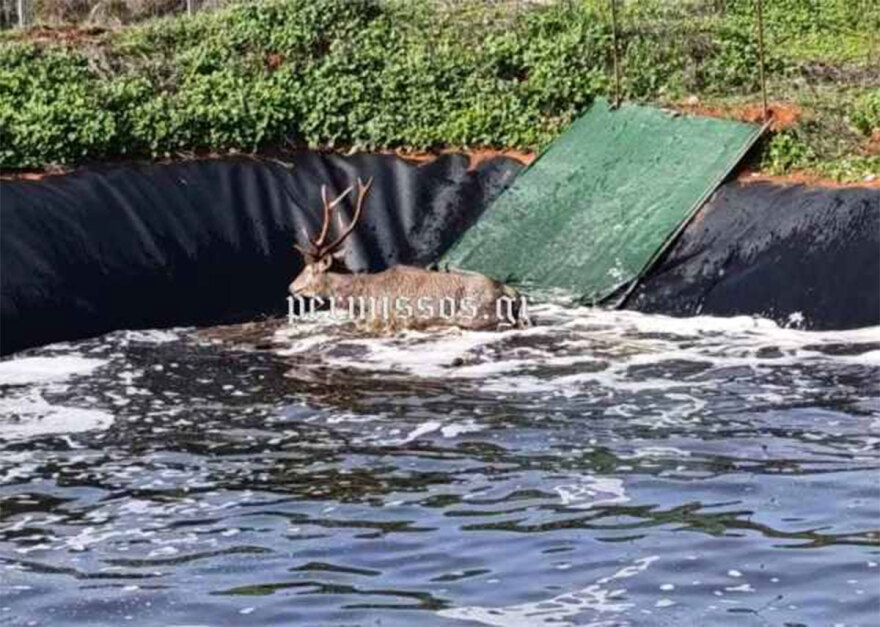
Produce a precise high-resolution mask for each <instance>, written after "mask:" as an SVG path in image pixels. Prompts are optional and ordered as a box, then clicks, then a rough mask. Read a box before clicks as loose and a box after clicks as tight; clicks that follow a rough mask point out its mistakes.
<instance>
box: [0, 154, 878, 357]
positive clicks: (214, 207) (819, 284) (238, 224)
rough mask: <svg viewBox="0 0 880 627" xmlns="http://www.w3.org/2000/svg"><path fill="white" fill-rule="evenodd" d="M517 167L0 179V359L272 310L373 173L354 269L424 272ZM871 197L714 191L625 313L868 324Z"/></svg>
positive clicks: (451, 160) (874, 248)
mask: <svg viewBox="0 0 880 627" xmlns="http://www.w3.org/2000/svg"><path fill="white" fill-rule="evenodd" d="M521 167H522V166H521V165H520V164H519V163H518V162H516V161H515V160H512V159H508V158H502V157H498V158H495V159H492V160H489V161H483V162H480V163H479V164H478V165H477V166H475V167H474V168H472V169H469V160H468V158H467V157H466V156H463V155H444V156H441V157H439V158H437V159H436V160H434V161H431V162H429V163H425V164H421V165H418V164H415V163H412V162H408V161H406V160H403V159H400V158H398V157H396V156H393V155H354V156H350V157H343V156H339V155H326V154H319V153H300V154H298V155H295V156H292V157H288V158H287V164H282V163H280V162H276V161H271V160H257V159H250V158H229V159H222V160H221V159H218V160H204V161H190V162H182V163H174V164H154V165H124V166H112V167H110V166H108V167H106V168H99V169H89V168H85V169H82V170H79V171H77V172H75V173H72V174H69V175H64V176H53V177H47V178H44V179H42V180H39V181H24V180H23V181H3V182H2V184H0V352H2V353H10V352H13V351H16V350H21V349H24V348H27V347H30V346H36V345H40V344H46V343H49V342H54V341H60V340H71V339H77V338H82V337H86V336H90V335H95V334H100V333H104V332H107V331H111V330H114V329H121V328H129V329H135V328H152V327H165V326H178V325H206V324H217V323H226V322H234V321H242V320H247V319H252V318H254V317H258V316H260V315H265V314H278V313H283V312H284V311H286V307H287V303H286V296H287V285H288V284H289V282H290V281H291V280H292V278H293V277H294V276H295V275H296V274H297V273H298V272H299V270H300V268H301V261H300V259H299V255H298V254H297V253H296V252H295V251H294V250H293V248H292V243H293V242H294V241H295V240H299V241H302V240H303V235H302V229H303V227H305V228H306V229H308V230H309V231H310V232H314V230H315V229H317V227H318V225H319V223H320V219H321V209H320V207H321V202H320V187H321V184H322V183H325V182H326V183H328V184H329V185H330V187H331V192H332V191H336V192H338V191H341V190H342V189H344V188H345V187H347V186H348V185H349V184H350V183H351V182H352V181H353V180H354V178H355V177H357V176H360V177H363V178H367V177H373V179H374V183H373V188H372V190H371V192H370V196H369V203H368V205H367V210H366V211H365V215H364V218H363V220H362V226H361V227H360V228H359V229H358V230H357V232H356V233H354V234H353V236H352V240H351V243H350V247H351V250H350V252H349V256H348V258H347V260H348V262H349V264H350V265H351V266H352V269H353V270H358V271H361V270H369V271H376V270H380V269H382V268H385V267H387V266H389V265H392V264H395V263H413V264H422V265H424V264H429V263H431V262H433V261H434V260H436V259H438V258H439V257H440V256H441V255H442V253H443V252H444V251H445V250H446V249H447V248H449V246H451V244H452V243H453V242H454V241H455V240H456V239H457V238H458V237H459V236H460V235H461V233H463V232H464V231H465V230H466V229H467V228H468V227H469V226H470V225H472V224H473V223H474V222H475V221H476V220H477V219H478V218H479V216H480V215H481V213H482V212H483V211H484V210H485V208H486V207H487V206H488V204H489V203H490V202H491V201H492V200H493V199H494V198H495V197H497V196H498V194H500V193H501V191H503V189H504V188H505V187H506V186H507V185H508V184H509V183H510V182H511V181H512V180H513V178H514V177H515V176H516V174H517V172H518V171H519V170H520V169H521ZM878 286H880V190H862V189H834V190H825V189H821V190H819V189H816V190H809V189H804V188H802V187H797V186H795V187H776V186H771V185H764V184H752V185H747V186H743V185H739V184H736V183H730V184H727V185H725V186H723V187H722V188H721V189H720V191H719V192H718V193H717V194H716V196H715V198H714V199H713V200H712V201H711V202H710V203H709V204H708V205H707V207H705V208H704V209H703V211H702V212H701V213H700V214H699V215H698V217H697V219H696V220H694V222H693V223H692V224H691V225H689V226H688V228H687V229H686V230H685V231H684V233H683V235H682V237H681V238H680V240H679V242H678V243H677V244H676V245H675V246H674V247H673V248H672V249H671V250H670V252H669V253H668V254H667V255H666V257H665V259H663V260H661V262H660V263H659V264H658V266H657V267H656V268H655V269H654V270H653V271H652V272H651V273H649V274H648V276H647V277H646V280H645V282H644V284H643V285H642V286H641V287H640V288H639V289H637V290H636V291H635V292H634V293H633V294H632V295H631V297H630V299H629V300H628V306H629V307H632V308H635V309H641V310H645V311H652V312H661V313H670V314H677V315H693V314H697V313H702V314H717V315H730V314H744V313H745V314H760V315H764V316H767V317H770V318H772V319H775V320H777V321H780V322H783V323H785V322H787V321H788V320H789V317H790V316H791V314H796V315H800V316H803V318H804V321H805V322H804V326H806V327H807V328H817V329H826V328H852V327H859V326H866V325H875V324H878V323H880V290H878Z"/></svg>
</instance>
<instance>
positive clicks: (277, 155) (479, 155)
mask: <svg viewBox="0 0 880 627" xmlns="http://www.w3.org/2000/svg"><path fill="white" fill-rule="evenodd" d="M377 152H378V153H379V154H393V155H397V156H398V157H400V158H401V159H406V160H408V161H413V162H415V163H418V164H423V163H428V162H430V161H433V160H434V159H436V158H437V157H439V156H441V155H445V154H456V155H460V154H465V155H467V157H468V159H469V160H470V163H469V164H468V170H473V169H474V168H476V167H477V166H479V165H480V164H481V163H483V162H484V161H489V160H490V159H494V158H495V157H509V158H511V159H516V160H517V161H519V162H520V163H522V164H523V165H528V164H530V163H531V162H532V161H534V160H535V157H536V156H537V155H536V154H535V153H531V152H520V151H517V150H492V149H489V148H480V149H476V150H455V149H452V148H450V149H444V150H439V151H437V152H407V151H403V150H380V151H377ZM290 154H291V153H290V152H289V151H277V152H275V151H267V152H266V153H264V154H256V155H249V154H246V153H236V152H229V153H214V152H212V153H201V154H192V155H178V156H176V157H173V158H171V159H160V160H155V161H149V160H142V161H132V160H123V159H120V160H111V161H104V162H101V163H97V164H90V163H85V164H83V165H82V166H80V167H89V166H95V165H97V166H101V167H103V166H108V165H126V164H132V163H154V164H169V163H175V162H180V161H192V160H208V159H224V158H228V157H251V158H253V159H257V160H260V159H264V160H269V161H281V162H284V159H285V157H286V156H287V157H289V156H290ZM337 154H347V153H337ZM77 169H78V168H76V167H74V168H65V167H56V168H52V169H47V170H24V171H12V172H0V180H19V181H20V180H25V181H39V180H40V179H44V178H46V177H49V176H58V175H61V174H70V173H71V172H74V171H75V170H77Z"/></svg>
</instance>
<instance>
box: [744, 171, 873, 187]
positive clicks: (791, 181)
mask: <svg viewBox="0 0 880 627" xmlns="http://www.w3.org/2000/svg"><path fill="white" fill-rule="evenodd" d="M737 180H738V181H739V182H740V183H745V184H749V183H761V182H765V183H774V184H776V185H807V186H809V187H824V188H832V189H843V188H848V187H861V188H862V189H864V188H870V189H880V176H877V177H875V178H874V179H873V180H870V181H865V180H863V181H856V182H852V183H840V182H838V181H835V180H833V179H827V178H822V177H820V176H816V175H815V174H811V173H810V172H792V173H791V174H785V175H782V176H773V175H770V174H764V173H763V172H756V171H755V170H751V169H749V168H745V169H744V170H743V171H742V172H740V174H739V176H738V177H737Z"/></svg>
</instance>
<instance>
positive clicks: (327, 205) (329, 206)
mask: <svg viewBox="0 0 880 627" xmlns="http://www.w3.org/2000/svg"><path fill="white" fill-rule="evenodd" d="M352 189H353V186H352V185H349V186H348V187H347V188H346V189H345V191H344V192H342V193H341V194H339V196H337V197H336V198H334V199H333V201H332V202H330V201H328V200H327V186H326V185H321V201H322V202H323V203H324V223H323V224H322V225H321V233H320V235H318V239H314V240H311V242H312V244H313V245H314V246H315V247H316V248H321V247H322V246H323V245H324V240H325V239H327V234H328V233H329V232H330V212H331V211H332V210H333V208H334V207H335V206H336V205H338V204H339V203H340V202H342V199H343V198H345V197H346V196H348V195H349V194H350V193H351V190H352Z"/></svg>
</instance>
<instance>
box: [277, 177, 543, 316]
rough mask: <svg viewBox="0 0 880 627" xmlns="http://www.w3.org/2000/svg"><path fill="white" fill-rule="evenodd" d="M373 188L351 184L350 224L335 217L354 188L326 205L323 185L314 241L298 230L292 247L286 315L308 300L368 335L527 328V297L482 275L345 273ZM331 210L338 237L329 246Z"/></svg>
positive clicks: (400, 268) (397, 269) (402, 268)
mask: <svg viewBox="0 0 880 627" xmlns="http://www.w3.org/2000/svg"><path fill="white" fill-rule="evenodd" d="M372 184H373V179H372V178H370V179H369V180H368V181H366V182H364V181H362V180H361V179H360V178H358V179H357V200H356V202H355V209H354V214H353V216H352V218H351V220H350V221H349V223H348V225H345V224H344V223H343V221H342V218H341V217H340V216H339V214H338V213H335V212H336V211H337V209H338V207H339V205H340V203H342V201H343V200H344V199H345V198H347V197H348V195H349V194H350V193H351V192H352V191H353V189H354V185H350V186H349V187H348V188H347V189H345V190H344V191H343V192H342V193H341V194H339V195H338V196H337V197H336V198H334V199H332V200H331V199H330V198H329V197H328V194H327V186H326V185H322V186H321V201H322V203H323V222H322V224H321V228H320V230H319V231H318V233H317V235H315V236H313V235H311V234H309V232H308V230H307V229H306V228H305V227H303V229H302V230H303V234H304V236H305V238H306V241H307V244H306V245H305V246H301V245H300V244H298V243H295V244H294V248H295V249H296V250H297V251H298V252H299V253H300V255H301V256H302V259H303V262H304V267H303V268H302V270H301V271H300V273H299V274H298V275H297V276H296V278H295V279H294V280H293V282H292V283H291V284H290V286H289V288H288V291H289V292H290V295H291V298H288V303H289V316H288V317H289V318H292V316H293V315H294V313H293V312H294V311H295V308H294V303H295V302H296V303H297V304H298V305H299V311H300V312H302V311H303V310H304V309H303V308H304V307H305V305H306V302H307V301H306V299H309V300H308V304H309V305H310V306H312V307H314V305H315V303H316V302H318V303H319V304H324V305H326V304H329V305H330V309H331V313H334V312H335V313H337V314H339V313H340V312H341V313H343V314H345V316H346V317H348V318H350V319H352V320H353V321H354V322H355V323H356V325H357V326H359V327H360V328H364V327H366V328H367V329H369V330H374V331H398V330H404V329H411V330H425V329H428V328H434V327H458V328H460V329H462V330H476V331H487V330H505V329H510V328H524V327H526V326H529V324H530V321H529V319H528V314H527V313H526V301H525V299H524V298H523V297H521V296H520V294H519V293H518V292H517V290H515V289H514V288H512V287H510V286H508V285H505V284H503V283H501V282H499V281H496V280H494V279H492V278H490V277H488V276H485V275H483V274H479V273H476V272H467V271H463V270H450V269H447V270H446V271H437V270H429V269H427V268H422V267H418V266H411V265H394V266H391V267H390V268H387V269H385V270H383V271H381V272H377V273H372V274H370V273H353V272H351V271H350V270H349V269H348V267H347V266H346V265H345V263H344V258H345V243H346V241H347V239H348V237H349V236H350V235H351V234H352V232H353V231H354V230H355V228H356V227H357V225H358V221H359V220H360V219H361V216H362V215H363V210H364V201H365V199H366V197H367V194H368V193H369V191H370V187H371V186H372ZM334 213H335V215H336V216H337V221H338V223H339V232H338V234H337V235H336V236H335V237H333V238H331V239H330V240H329V241H328V237H329V236H330V230H331V222H332V221H333V215H334ZM311 312H312V313H314V308H312V309H311Z"/></svg>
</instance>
